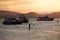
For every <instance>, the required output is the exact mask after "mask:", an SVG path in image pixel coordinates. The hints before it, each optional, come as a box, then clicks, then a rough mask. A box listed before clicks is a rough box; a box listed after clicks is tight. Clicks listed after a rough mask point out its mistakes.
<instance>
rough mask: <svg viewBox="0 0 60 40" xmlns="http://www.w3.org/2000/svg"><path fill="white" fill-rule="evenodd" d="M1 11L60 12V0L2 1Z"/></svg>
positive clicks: (0, 1) (0, 4)
mask: <svg viewBox="0 0 60 40" xmlns="http://www.w3.org/2000/svg"><path fill="white" fill-rule="evenodd" d="M0 10H8V11H14V12H22V13H27V12H31V11H33V12H54V11H60V0H0Z"/></svg>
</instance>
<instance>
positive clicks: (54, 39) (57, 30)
mask: <svg viewBox="0 0 60 40" xmlns="http://www.w3.org/2000/svg"><path fill="white" fill-rule="evenodd" d="M2 22H3V19H0V40H60V23H57V22H56V21H53V22H51V21H50V22H43V21H42V22H37V21H36V20H35V19H30V21H29V23H30V24H31V30H30V31H29V30H28V26H29V25H28V23H27V24H22V25H3V24H2Z"/></svg>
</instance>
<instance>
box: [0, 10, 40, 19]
mask: <svg viewBox="0 0 60 40" xmlns="http://www.w3.org/2000/svg"><path fill="white" fill-rule="evenodd" d="M20 15H25V16H26V17H29V18H34V17H38V16H40V15H38V14H37V13H36V12H29V13H27V14H22V13H18V12H11V11H3V10H0V18H4V17H5V16H12V17H17V16H20Z"/></svg>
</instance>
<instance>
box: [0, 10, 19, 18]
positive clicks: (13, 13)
mask: <svg viewBox="0 0 60 40" xmlns="http://www.w3.org/2000/svg"><path fill="white" fill-rule="evenodd" d="M19 14H20V13H17V12H11V11H3V10H0V18H3V17H5V16H16V15H19Z"/></svg>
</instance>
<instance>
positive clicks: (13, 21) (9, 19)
mask: <svg viewBox="0 0 60 40" xmlns="http://www.w3.org/2000/svg"><path fill="white" fill-rule="evenodd" d="M22 23H28V19H27V18H26V17H25V16H23V17H22V16H20V17H19V18H18V20H17V19H16V18H13V17H7V18H5V19H4V21H3V24H5V25H12V24H22Z"/></svg>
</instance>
